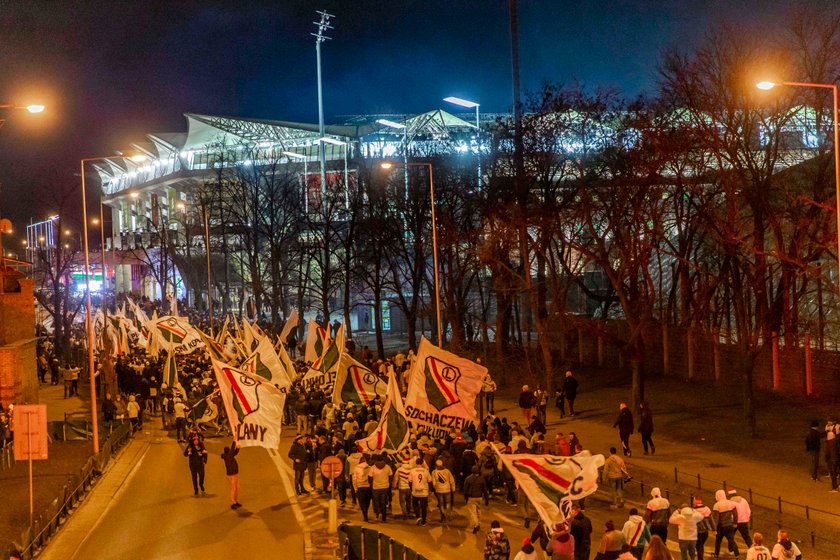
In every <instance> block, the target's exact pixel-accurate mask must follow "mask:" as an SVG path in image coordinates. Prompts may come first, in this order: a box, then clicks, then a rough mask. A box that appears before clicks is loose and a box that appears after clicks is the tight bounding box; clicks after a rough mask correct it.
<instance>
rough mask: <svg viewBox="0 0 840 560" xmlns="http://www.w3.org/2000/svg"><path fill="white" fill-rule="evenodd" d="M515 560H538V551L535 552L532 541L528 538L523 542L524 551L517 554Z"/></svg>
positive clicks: (521, 550)
mask: <svg viewBox="0 0 840 560" xmlns="http://www.w3.org/2000/svg"><path fill="white" fill-rule="evenodd" d="M513 560H538V556H537V551H536V550H534V545H532V544H531V539H529V538H526V539H524V540H523V541H522V549H520V551H519V552H517V553H516V556H514V557H513Z"/></svg>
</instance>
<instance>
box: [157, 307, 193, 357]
mask: <svg viewBox="0 0 840 560" xmlns="http://www.w3.org/2000/svg"><path fill="white" fill-rule="evenodd" d="M152 327H153V328H152V329H151V331H152V333H153V336H156V337H157V338H158V341H159V343H160V345H161V346H167V345H168V343H169V342H172V343H173V344H174V349H175V353H176V354H189V353H191V352H193V351H194V350H197V349H199V348H202V347H203V346H204V341H202V340H201V336H200V335H199V334H198V331H197V330H196V329H195V327H193V326H192V325H190V322H189V320H188V319H187V318H186V317H173V316H171V315H169V316H164V317H161V318H160V319H158V320H157V321H154V324H153V325H152Z"/></svg>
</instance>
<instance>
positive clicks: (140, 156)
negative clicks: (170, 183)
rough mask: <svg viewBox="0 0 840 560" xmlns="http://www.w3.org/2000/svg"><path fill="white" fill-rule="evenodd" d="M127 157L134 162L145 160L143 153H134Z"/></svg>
mask: <svg viewBox="0 0 840 560" xmlns="http://www.w3.org/2000/svg"><path fill="white" fill-rule="evenodd" d="M128 159H130V160H131V161H133V162H135V163H142V162H144V161H146V155H145V154H134V155H133V156H131V157H130V158H128Z"/></svg>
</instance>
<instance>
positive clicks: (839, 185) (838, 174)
mask: <svg viewBox="0 0 840 560" xmlns="http://www.w3.org/2000/svg"><path fill="white" fill-rule="evenodd" d="M755 86H756V87H757V88H758V89H763V90H769V89H773V88H774V87H776V86H793V87H810V88H822V89H830V90H831V93H832V95H833V96H834V111H833V112H832V113H831V122H832V128H834V193H835V194H834V198H835V208H836V212H837V248H838V254H837V259H838V270H840V128H839V127H840V125H839V124H838V122H837V111H838V100H837V84H812V83H808V82H767V81H765V82H759V83H757V84H756V85H755ZM838 282H840V275H838ZM838 287H840V286H838Z"/></svg>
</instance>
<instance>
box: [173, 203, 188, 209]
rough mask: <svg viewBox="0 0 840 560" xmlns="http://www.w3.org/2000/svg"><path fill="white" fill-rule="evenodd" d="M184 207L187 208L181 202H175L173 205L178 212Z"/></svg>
mask: <svg viewBox="0 0 840 560" xmlns="http://www.w3.org/2000/svg"><path fill="white" fill-rule="evenodd" d="M186 207H187V206H186V205H185V204H184V203H183V202H176V203H175V208H177V209H178V210H183V209H184V208H186Z"/></svg>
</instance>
